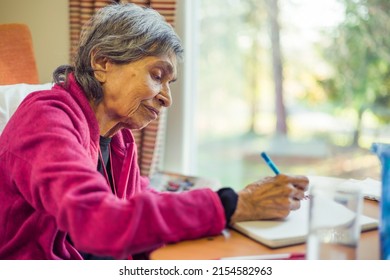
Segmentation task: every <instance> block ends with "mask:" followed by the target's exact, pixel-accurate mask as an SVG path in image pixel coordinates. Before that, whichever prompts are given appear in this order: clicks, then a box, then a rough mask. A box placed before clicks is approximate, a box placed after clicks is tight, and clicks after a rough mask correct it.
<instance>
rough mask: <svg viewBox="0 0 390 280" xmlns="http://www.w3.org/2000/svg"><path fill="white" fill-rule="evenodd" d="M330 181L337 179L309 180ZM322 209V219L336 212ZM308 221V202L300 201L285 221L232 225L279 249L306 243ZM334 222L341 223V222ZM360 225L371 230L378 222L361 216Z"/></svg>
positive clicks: (312, 179)
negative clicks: (298, 205)
mask: <svg viewBox="0 0 390 280" xmlns="http://www.w3.org/2000/svg"><path fill="white" fill-rule="evenodd" d="M332 180H339V179H335V178H328V177H312V178H310V182H311V184H313V183H315V184H323V185H324V184H332V182H334V181H332ZM336 206H337V204H336ZM324 208H325V209H324V211H325V212H324V214H325V215H324V217H326V212H328V211H337V207H332V205H327V207H324ZM339 217H340V219H343V215H339ZM308 220H309V201H308V200H302V201H301V208H300V209H299V210H297V211H292V212H291V213H290V215H289V216H288V217H287V218H285V219H281V220H268V221H249V222H239V223H236V224H234V225H233V228H235V229H236V230H238V231H239V232H241V233H243V234H245V235H247V236H248V237H250V238H252V239H254V240H256V241H258V242H260V243H262V244H264V245H267V246H268V247H271V248H279V247H284V246H290V245H295V244H300V243H304V242H306V237H307V234H308ZM334 222H335V223H339V222H340V223H341V221H334ZM360 224H361V228H362V231H366V230H371V229H375V228H377V227H378V220H377V219H373V218H370V217H367V216H364V215H362V216H361V217H360Z"/></svg>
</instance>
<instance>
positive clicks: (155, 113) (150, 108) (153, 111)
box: [145, 106, 160, 119]
mask: <svg viewBox="0 0 390 280" xmlns="http://www.w3.org/2000/svg"><path fill="white" fill-rule="evenodd" d="M145 107H146V108H147V109H148V110H149V111H150V112H152V114H153V115H154V118H155V119H157V118H158V115H159V114H160V111H159V110H158V109H156V108H153V107H151V106H145Z"/></svg>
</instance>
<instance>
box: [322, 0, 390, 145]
mask: <svg viewBox="0 0 390 280" xmlns="http://www.w3.org/2000/svg"><path fill="white" fill-rule="evenodd" d="M339 1H340V2H342V3H343V5H344V7H345V20H344V21H343V22H341V23H340V24H339V25H338V26H337V27H336V28H335V29H334V30H331V32H329V33H328V34H327V35H328V36H330V37H331V38H332V41H331V42H332V44H331V45H329V46H327V47H325V48H324V51H323V55H324V58H325V59H326V60H327V62H328V63H329V64H330V65H331V66H332V68H333V69H334V70H333V75H332V76H330V77H328V78H327V79H323V80H319V82H320V83H321V84H322V86H323V87H324V89H325V91H326V92H327V94H328V96H329V99H330V101H332V102H333V104H334V105H335V106H337V107H344V108H351V109H352V110H354V111H355V112H356V116H357V117H356V119H357V121H356V130H355V133H354V137H353V142H352V144H353V145H358V144H359V143H358V142H359V137H360V135H361V123H362V117H363V114H364V113H365V112H366V111H367V110H370V111H371V112H372V113H373V114H374V115H375V116H376V117H377V118H378V119H379V120H381V121H382V122H387V123H388V122H389V120H390V36H389V30H390V1H388V0H339Z"/></svg>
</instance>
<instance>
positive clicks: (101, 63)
mask: <svg viewBox="0 0 390 280" xmlns="http://www.w3.org/2000/svg"><path fill="white" fill-rule="evenodd" d="M95 54H96V51H93V52H92V54H91V66H92V69H93V73H94V75H95V78H96V79H97V80H98V81H99V82H100V83H104V82H105V81H106V77H107V66H108V59H107V58H106V57H96V55H95Z"/></svg>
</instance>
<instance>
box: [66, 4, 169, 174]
mask: <svg viewBox="0 0 390 280" xmlns="http://www.w3.org/2000/svg"><path fill="white" fill-rule="evenodd" d="M113 2H122V3H135V4H137V5H140V6H144V7H151V8H153V9H155V10H157V11H158V12H159V13H160V14H161V15H163V16H164V17H165V19H166V21H167V22H168V23H169V24H171V25H172V26H174V24H175V12H176V0H128V1H112V0H100V1H99V0H69V22H70V57H71V58H72V57H73V55H74V53H75V51H76V47H77V43H78V40H79V37H80V31H81V27H82V26H83V25H84V23H86V22H87V21H88V20H89V19H90V18H91V16H92V15H93V14H94V13H95V11H97V10H98V9H100V8H102V7H104V6H106V5H108V4H110V3H113ZM165 127H166V110H163V111H162V112H161V114H160V117H159V118H158V119H157V120H154V121H152V122H151V123H150V124H149V125H148V126H147V127H145V128H144V129H142V130H134V131H133V134H134V137H135V141H136V143H137V147H138V163H139V166H140V169H141V174H142V175H144V176H151V175H153V173H154V172H156V171H157V169H158V167H159V164H160V162H161V161H162V157H163V144H164V139H165Z"/></svg>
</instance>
